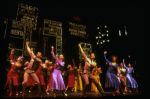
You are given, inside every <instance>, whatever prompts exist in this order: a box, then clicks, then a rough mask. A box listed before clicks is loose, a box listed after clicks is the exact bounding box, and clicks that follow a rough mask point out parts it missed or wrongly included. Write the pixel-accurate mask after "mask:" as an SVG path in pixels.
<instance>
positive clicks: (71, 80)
mask: <svg viewBox="0 0 150 99" xmlns="http://www.w3.org/2000/svg"><path fill="white" fill-rule="evenodd" d="M72 62H73V68H72V67H71V65H68V67H67V68H68V70H67V72H68V74H69V75H68V84H67V87H66V90H65V91H67V89H68V88H69V87H71V91H72V92H73V88H74V84H75V67H76V66H75V62H74V60H73V59H72Z"/></svg>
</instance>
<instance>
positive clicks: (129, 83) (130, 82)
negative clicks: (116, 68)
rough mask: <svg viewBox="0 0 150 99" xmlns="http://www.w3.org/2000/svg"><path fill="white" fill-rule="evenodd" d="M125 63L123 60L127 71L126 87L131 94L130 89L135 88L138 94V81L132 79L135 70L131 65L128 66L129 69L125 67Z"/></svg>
mask: <svg viewBox="0 0 150 99" xmlns="http://www.w3.org/2000/svg"><path fill="white" fill-rule="evenodd" d="M124 61H125V59H123V65H124V67H125V68H126V69H127V75H126V87H127V89H128V91H129V92H131V90H130V88H133V89H135V90H136V92H138V90H137V88H138V84H137V82H136V80H135V79H134V78H133V77H132V73H134V69H133V67H131V64H130V63H129V64H128V67H127V66H126V65H125V63H124Z"/></svg>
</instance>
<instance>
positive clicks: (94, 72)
mask: <svg viewBox="0 0 150 99" xmlns="http://www.w3.org/2000/svg"><path fill="white" fill-rule="evenodd" d="M100 73H102V71H101V70H99V69H98V68H93V75H94V77H95V79H96V80H97V81H98V83H99V85H100V87H101V89H102V90H103V88H102V85H101V82H100V76H99V74H100ZM91 91H95V92H99V91H98V89H97V87H96V86H95V84H94V83H93V82H92V83H91Z"/></svg>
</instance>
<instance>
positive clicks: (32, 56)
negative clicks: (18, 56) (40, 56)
mask: <svg viewBox="0 0 150 99" xmlns="http://www.w3.org/2000/svg"><path fill="white" fill-rule="evenodd" d="M26 48H27V51H28V53H29V54H30V56H31V58H35V57H36V56H35V55H34V53H33V50H31V49H30V47H29V42H26Z"/></svg>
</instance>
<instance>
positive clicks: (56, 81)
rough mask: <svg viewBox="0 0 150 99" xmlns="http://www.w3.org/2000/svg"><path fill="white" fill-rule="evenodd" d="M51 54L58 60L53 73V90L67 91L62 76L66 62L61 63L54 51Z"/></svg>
mask: <svg viewBox="0 0 150 99" xmlns="http://www.w3.org/2000/svg"><path fill="white" fill-rule="evenodd" d="M51 54H52V56H53V58H54V59H55V60H56V63H55V64H54V70H53V72H52V81H51V90H65V84H64V81H63V78H62V75H61V68H62V67H63V66H64V65H65V62H59V59H57V58H56V57H55V55H54V52H53V51H52V52H51Z"/></svg>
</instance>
